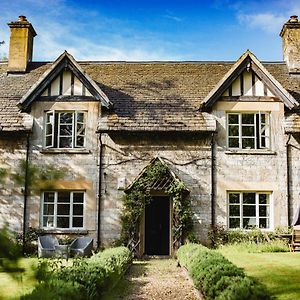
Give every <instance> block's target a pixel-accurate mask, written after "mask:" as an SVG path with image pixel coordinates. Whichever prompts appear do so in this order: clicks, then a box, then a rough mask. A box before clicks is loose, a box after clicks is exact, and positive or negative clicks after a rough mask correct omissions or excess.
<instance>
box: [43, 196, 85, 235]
mask: <svg viewBox="0 0 300 300" xmlns="http://www.w3.org/2000/svg"><path fill="white" fill-rule="evenodd" d="M42 207H43V209H42V226H43V227H44V228H62V229H63V228H64V229H72V228H83V226H84V223H83V211H84V192H78V191H74V192H73V191H71V192H70V191H58V192H56V191H49V192H44V193H43V206H42Z"/></svg>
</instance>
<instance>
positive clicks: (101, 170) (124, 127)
mask: <svg viewBox="0 0 300 300" xmlns="http://www.w3.org/2000/svg"><path fill="white" fill-rule="evenodd" d="M8 26H9V27H10V30H11V37H10V49H9V59H8V61H7V62H6V61H4V62H1V63H0V154H1V156H0V164H1V165H0V168H1V169H5V170H7V171H8V173H11V174H13V173H17V172H19V169H18V166H19V163H20V161H25V162H27V164H26V166H27V167H28V166H29V165H30V164H34V165H38V166H43V165H47V164H52V165H55V166H58V167H64V168H65V169H67V174H66V175H65V177H64V178H63V179H59V180H56V181H54V182H52V184H51V188H49V187H48V188H43V186H42V185H41V188H40V192H39V193H29V191H28V180H30V178H29V176H30V174H29V173H28V172H27V173H26V172H25V175H26V176H25V181H24V186H23V187H20V186H19V185H17V184H16V182H15V181H14V180H13V179H12V176H7V177H5V178H2V180H1V190H0V221H1V224H3V223H4V222H8V223H9V225H10V227H11V228H13V229H14V230H17V231H22V230H23V232H25V231H26V230H27V228H29V227H35V228H41V229H44V230H45V231H47V232H50V233H54V234H64V235H66V234H70V235H72V234H73V235H75V234H76V235H87V234H88V235H91V236H93V237H94V239H95V241H96V242H97V244H98V245H100V244H101V245H107V244H110V243H111V242H113V241H114V240H116V239H117V238H118V237H119V235H120V231H121V225H120V213H121V210H122V200H121V199H122V196H123V195H124V193H125V192H126V191H127V190H128V188H130V186H131V185H132V184H133V183H134V182H135V181H136V180H138V178H139V176H141V174H143V170H145V167H146V166H148V165H149V164H151V163H153V161H155V160H159V161H160V162H162V163H163V164H164V165H165V166H166V167H167V168H168V169H169V170H170V174H172V176H173V180H180V181H182V182H183V183H184V184H185V186H186V189H187V191H188V196H187V197H189V201H190V205H191V209H192V219H193V223H194V231H195V234H196V236H197V237H198V238H199V239H200V240H201V241H202V242H207V233H208V230H209V228H210V226H211V225H213V224H222V225H225V226H226V227H227V228H229V229H236V228H241V229H245V230H247V229H249V228H253V227H257V228H261V229H262V230H266V231H272V230H274V228H275V227H276V226H288V225H289V224H290V223H291V220H292V217H293V214H294V212H295V211H296V209H297V206H298V204H299V194H300V179H299V178H300V176H299V175H300V174H299V173H300V171H299V170H300V168H299V167H300V166H299V165H300V163H299V159H298V157H299V149H300V145H299V142H300V139H299V137H300V135H299V133H300V110H299V104H300V22H299V21H298V17H297V16H292V17H291V18H290V19H289V20H288V21H287V22H286V23H285V24H284V25H283V28H282V31H281V32H280V36H281V38H282V42H283V57H284V61H283V62H260V61H259V60H258V59H257V58H256V57H255V56H254V54H252V53H251V52H250V51H248V50H247V51H246V52H245V53H244V54H243V55H242V56H241V57H240V58H239V59H238V60H237V61H236V62H224V61H216V62H103V61H98V62H89V61H82V62H80V61H76V60H75V59H74V58H73V57H72V56H71V54H69V53H67V52H64V53H62V54H61V55H60V56H59V57H58V58H57V59H56V60H55V61H54V62H33V61H32V51H33V40H34V37H35V36H36V32H35V30H34V28H33V26H32V25H31V24H30V23H29V22H28V21H27V19H26V17H24V16H20V17H19V20H18V21H16V22H11V23H9V24H8ZM27 171H28V170H27ZM164 184H165V183H161V182H157V183H156V184H155V186H153V189H152V191H151V193H152V195H153V201H152V202H151V203H150V204H148V205H146V206H145V209H144V213H143V216H141V218H140V219H139V220H138V222H139V239H140V244H139V251H140V253H141V254H166V255H170V254H172V252H173V240H174V237H173V230H172V229H173V222H172V219H173V214H174V210H173V203H172V197H170V195H168V194H166V193H165V192H164V191H163V189H162V186H163V185H164ZM161 245H163V247H161Z"/></svg>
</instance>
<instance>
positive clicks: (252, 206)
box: [228, 192, 270, 229]
mask: <svg viewBox="0 0 300 300" xmlns="http://www.w3.org/2000/svg"><path fill="white" fill-rule="evenodd" d="M228 202H229V203H228V207H229V228H244V229H250V228H253V227H257V228H265V229H268V228H270V194H269V193H252V192H243V193H241V192H232V193H229V194H228Z"/></svg>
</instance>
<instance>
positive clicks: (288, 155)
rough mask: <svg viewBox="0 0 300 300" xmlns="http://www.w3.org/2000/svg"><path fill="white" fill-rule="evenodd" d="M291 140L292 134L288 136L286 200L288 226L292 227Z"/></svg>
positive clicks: (286, 145)
mask: <svg viewBox="0 0 300 300" xmlns="http://www.w3.org/2000/svg"><path fill="white" fill-rule="evenodd" d="M290 139H291V134H289V135H288V139H287V141H286V144H285V147H286V198H287V215H288V226H290V225H291V195H290V163H289V160H290V151H289V148H290V146H291V145H290Z"/></svg>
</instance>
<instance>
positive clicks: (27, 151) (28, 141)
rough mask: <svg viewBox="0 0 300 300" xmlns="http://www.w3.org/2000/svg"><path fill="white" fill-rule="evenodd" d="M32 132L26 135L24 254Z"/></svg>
mask: <svg viewBox="0 0 300 300" xmlns="http://www.w3.org/2000/svg"><path fill="white" fill-rule="evenodd" d="M29 137H30V133H27V135H26V161H25V181H24V212H23V241H22V243H23V254H25V243H26V229H27V202H28V196H29V193H28V192H29V190H28V176H29V172H28V171H29V170H28V169H29V149H30V138H29Z"/></svg>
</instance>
